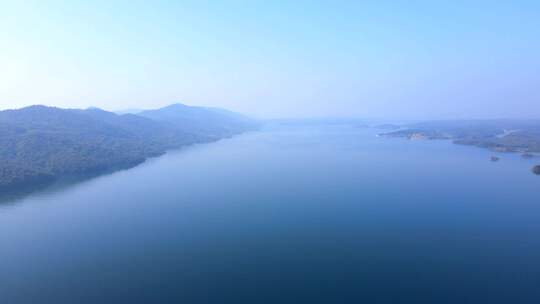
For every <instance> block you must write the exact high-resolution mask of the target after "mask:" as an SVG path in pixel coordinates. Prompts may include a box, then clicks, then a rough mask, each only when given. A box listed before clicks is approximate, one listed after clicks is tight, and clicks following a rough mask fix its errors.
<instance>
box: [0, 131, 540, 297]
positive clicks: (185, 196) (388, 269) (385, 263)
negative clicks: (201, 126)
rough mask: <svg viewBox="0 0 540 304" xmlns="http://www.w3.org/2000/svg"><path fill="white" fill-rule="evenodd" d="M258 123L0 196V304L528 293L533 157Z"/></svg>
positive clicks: (537, 288) (534, 217)
mask: <svg viewBox="0 0 540 304" xmlns="http://www.w3.org/2000/svg"><path fill="white" fill-rule="evenodd" d="M375 134H376V131H375V130H368V129H360V128H354V127H352V126H268V127H266V128H265V129H264V130H262V131H261V132H255V133H249V134H244V135H241V136H238V137H235V138H232V139H227V140H223V141H220V142H217V143H213V144H207V145H200V146H194V147H191V148H188V149H185V150H182V151H176V152H172V153H169V154H167V155H165V156H163V157H160V158H156V159H153V160H150V161H148V162H146V163H145V164H143V165H141V166H138V167H136V168H134V169H131V170H126V171H120V172H116V173H114V174H111V175H107V176H102V177H98V178H94V179H91V180H89V181H85V182H82V183H78V184H75V185H72V186H70V187H63V188H59V189H56V190H54V189H53V190H49V191H45V192H40V193H35V194H32V195H30V196H27V197H25V198H20V199H18V200H15V201H8V202H3V203H2V204H0V246H1V247H0V303H9V304H14V303H15V304H17V303H54V304H59V303H60V304H62V303H250V304H251V303H415V304H416V303H460V304H462V303H475V304H476V303H540V195H539V193H540V192H539V190H540V176H534V175H533V174H532V173H531V172H530V167H531V166H532V165H533V164H534V160H523V159H520V158H519V156H516V155H506V154H503V155H501V158H502V159H501V161H500V162H497V163H492V162H490V161H489V157H490V156H491V152H489V151H486V150H482V149H477V148H472V147H464V146H458V145H452V144H451V143H449V142H444V141H405V140H401V139H384V138H377V137H376V136H375Z"/></svg>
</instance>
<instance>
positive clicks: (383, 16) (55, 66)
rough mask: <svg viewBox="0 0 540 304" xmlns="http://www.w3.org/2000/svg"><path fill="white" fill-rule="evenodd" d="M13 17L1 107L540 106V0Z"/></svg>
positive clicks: (308, 112) (295, 109)
mask: <svg viewBox="0 0 540 304" xmlns="http://www.w3.org/2000/svg"><path fill="white" fill-rule="evenodd" d="M473 2H474V3H473ZM0 28H1V30H0V109H8V108H19V107H23V106H27V105H31V104H46V105H53V106H58V107H67V108H86V107H89V106H95V107H100V108H104V109H107V110H123V109H129V108H143V109H146V108H157V107H160V106H164V105H167V104H171V103H175V102H184V103H187V104H190V105H205V106H217V107H224V108H228V109H231V110H235V111H238V112H242V113H245V114H248V115H253V116H254V117H262V118H272V117H313V116H358V117H375V118H377V117H386V118H407V119H409V118H410V119H416V118H418V119H426V118H428V119H431V118H436V119H441V118H492V117H538V116H540V115H538V113H540V112H539V111H540V92H539V88H540V56H539V54H540V2H538V1H370V2H368V1H273V2H272V3H269V2H268V1H228V2H226V1H209V2H207V1H172V2H171V1H159V2H158V1H152V2H150V1H0Z"/></svg>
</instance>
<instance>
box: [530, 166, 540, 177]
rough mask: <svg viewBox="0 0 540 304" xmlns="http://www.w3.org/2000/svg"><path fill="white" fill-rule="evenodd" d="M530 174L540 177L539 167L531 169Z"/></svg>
mask: <svg viewBox="0 0 540 304" xmlns="http://www.w3.org/2000/svg"><path fill="white" fill-rule="evenodd" d="M532 172H533V173H534V174H536V175H540V165H536V166H534V167H533V168H532Z"/></svg>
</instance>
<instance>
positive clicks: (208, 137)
mask: <svg viewBox="0 0 540 304" xmlns="http://www.w3.org/2000/svg"><path fill="white" fill-rule="evenodd" d="M172 108H174V109H175V111H174V113H171V111H170V110H171V109H170V107H168V108H164V109H159V110H154V111H152V112H151V114H152V115H133V114H124V115H117V114H115V113H111V112H107V111H103V110H100V109H88V110H75V109H59V108H53V107H45V106H31V107H27V108H23V109H19V110H6V111H0V190H5V189H12V188H15V187H17V186H25V185H30V184H35V183H40V182H50V181H52V180H55V179H57V178H58V177H61V176H65V175H78V174H88V173H97V172H101V171H105V170H110V169H115V168H123V167H130V166H134V165H136V164H139V163H141V162H143V161H144V160H145V159H147V158H148V157H152V156H157V155H160V154H162V153H164V152H165V151H166V150H167V149H173V148H179V147H182V146H185V145H189V144H194V143H201V142H209V141H213V140H217V139H219V138H222V137H224V136H231V135H234V134H237V133H240V132H243V131H246V130H249V129H252V128H254V127H256V123H255V122H254V121H252V120H250V119H247V118H244V117H241V116H240V115H238V114H233V113H230V112H226V111H225V110H215V109H212V110H210V109H206V108H198V107H188V106H184V105H179V106H172ZM179 109H180V110H179ZM181 109H184V110H185V111H182V110H181ZM219 111H222V112H223V114H220V112H219ZM192 112H195V113H197V115H198V116H197V118H192V117H191V116H192V114H191V113H192ZM205 113H208V115H209V117H211V119H209V118H207V116H205ZM160 115H163V116H166V118H167V119H166V120H164V119H159V118H160ZM236 115H238V116H236ZM151 116H155V117H156V119H151V118H149V117H151ZM195 122H196V123H195Z"/></svg>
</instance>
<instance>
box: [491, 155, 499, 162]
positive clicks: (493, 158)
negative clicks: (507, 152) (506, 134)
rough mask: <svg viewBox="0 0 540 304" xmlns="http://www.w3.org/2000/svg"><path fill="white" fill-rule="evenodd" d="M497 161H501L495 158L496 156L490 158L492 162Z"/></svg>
mask: <svg viewBox="0 0 540 304" xmlns="http://www.w3.org/2000/svg"><path fill="white" fill-rule="evenodd" d="M499 160H501V159H500V158H499V157H497V156H492V157H491V161H492V162H498V161H499Z"/></svg>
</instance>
